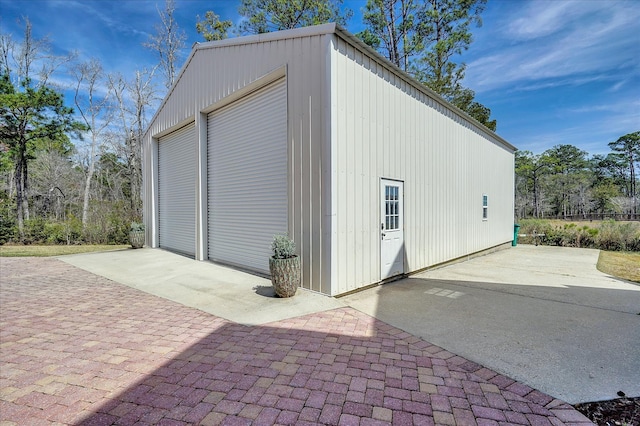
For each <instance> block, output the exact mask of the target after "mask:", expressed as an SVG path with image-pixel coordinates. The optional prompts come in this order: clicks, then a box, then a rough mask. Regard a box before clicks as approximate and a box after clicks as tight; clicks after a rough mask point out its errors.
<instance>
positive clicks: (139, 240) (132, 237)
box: [129, 222, 144, 249]
mask: <svg viewBox="0 0 640 426" xmlns="http://www.w3.org/2000/svg"><path fill="white" fill-rule="evenodd" d="M129 243H130V244H131V247H132V248H134V249H138V248H142V247H143V246H144V224H143V223H139V222H131V230H130V231H129Z"/></svg>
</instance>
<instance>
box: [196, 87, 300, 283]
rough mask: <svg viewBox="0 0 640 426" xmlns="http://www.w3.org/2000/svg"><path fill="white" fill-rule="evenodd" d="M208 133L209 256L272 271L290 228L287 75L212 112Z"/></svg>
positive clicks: (226, 261)
mask: <svg viewBox="0 0 640 426" xmlns="http://www.w3.org/2000/svg"><path fill="white" fill-rule="evenodd" d="M207 139H208V141H209V146H208V149H207V151H208V157H209V160H208V176H209V177H208V183H207V185H208V192H209V196H208V199H209V212H208V220H209V223H208V230H209V258H210V259H211V260H215V261H221V262H225V263H230V264H233V265H239V266H243V267H246V268H249V269H252V270H256V271H260V272H267V273H268V271H269V256H270V255H271V249H270V244H271V241H272V240H273V236H274V235H275V234H283V233H287V232H288V220H287V219H288V218H287V216H288V203H287V200H288V196H287V192H288V186H287V175H288V173H287V171H288V169H287V167H288V162H287V90H286V79H281V80H279V81H277V82H275V83H272V84H270V85H269V86H267V87H265V88H263V89H260V90H259V91H257V92H255V93H252V94H250V95H248V96H245V97H244V98H242V99H240V100H238V101H235V102H233V103H232V104H231V105H228V106H226V107H223V108H222V109H220V110H218V111H214V112H213V113H211V114H209V117H208V137H207Z"/></svg>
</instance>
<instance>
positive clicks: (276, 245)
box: [269, 235, 300, 297]
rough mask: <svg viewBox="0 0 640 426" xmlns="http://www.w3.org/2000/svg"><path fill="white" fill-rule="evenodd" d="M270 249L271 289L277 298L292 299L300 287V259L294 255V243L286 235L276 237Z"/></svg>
mask: <svg viewBox="0 0 640 426" xmlns="http://www.w3.org/2000/svg"><path fill="white" fill-rule="evenodd" d="M271 249H272V250H273V256H271V257H270V258H269V271H270V272H271V284H272V285H273V289H274V291H275V293H276V294H277V295H278V296H279V297H292V296H294V295H295V294H296V291H297V290H298V287H299V286H300V257H298V256H297V255H296V254H295V250H296V246H295V243H294V242H293V241H292V240H291V239H290V238H289V237H288V236H286V235H276V236H275V237H274V238H273V242H272V243H271Z"/></svg>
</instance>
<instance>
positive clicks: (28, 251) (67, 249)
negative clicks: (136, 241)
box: [0, 244, 130, 257]
mask: <svg viewBox="0 0 640 426" xmlns="http://www.w3.org/2000/svg"><path fill="white" fill-rule="evenodd" d="M127 247H130V246H129V245H112V246H106V245H90V244H88V245H77V246H37V245H33V246H31V245H30V246H22V245H15V246H14V245H3V246H0V257H29V256H35V257H48V256H61V255H63V254H78V253H92V252H96V251H111V250H122V249H126V248H127Z"/></svg>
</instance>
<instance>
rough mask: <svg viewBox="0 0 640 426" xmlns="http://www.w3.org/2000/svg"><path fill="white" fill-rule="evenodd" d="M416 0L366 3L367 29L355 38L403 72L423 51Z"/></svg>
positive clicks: (365, 20) (371, 0)
mask: <svg viewBox="0 0 640 426" xmlns="http://www.w3.org/2000/svg"><path fill="white" fill-rule="evenodd" d="M419 11H420V2H419V1H417V0H368V1H367V4H366V6H365V8H364V10H363V13H362V19H363V21H364V24H365V25H366V26H367V28H366V29H365V30H364V31H362V32H360V33H358V34H357V36H358V37H359V38H360V39H362V40H363V41H364V42H365V43H366V44H368V45H369V46H371V47H373V48H374V49H378V50H381V53H382V54H383V55H384V56H385V57H386V58H387V59H389V60H390V61H391V62H392V63H394V64H395V65H396V66H398V67H399V68H401V69H402V70H403V71H409V64H410V60H411V59H412V58H413V56H414V55H415V54H416V53H417V52H419V51H420V50H421V48H422V43H421V40H420V38H421V37H420V33H419V32H418V27H419V25H418V22H417V19H416V18H417V16H416V15H417V14H418V13H419Z"/></svg>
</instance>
